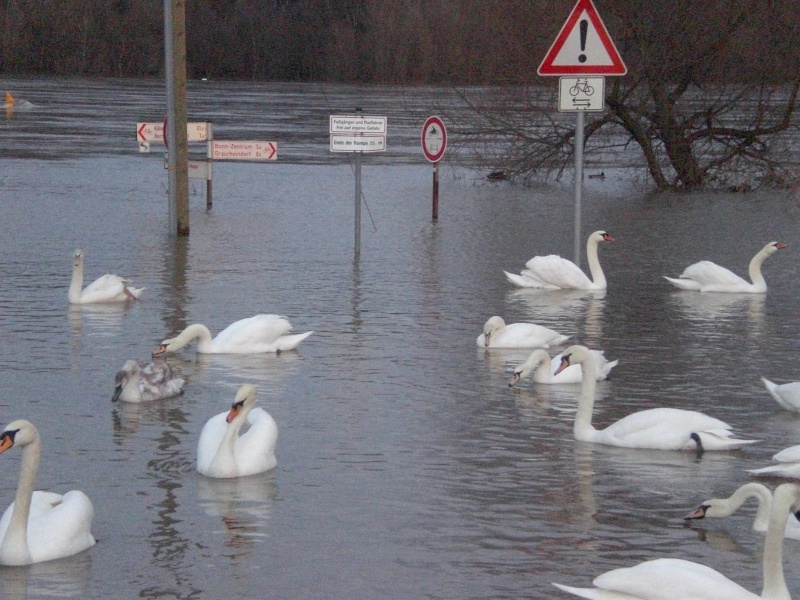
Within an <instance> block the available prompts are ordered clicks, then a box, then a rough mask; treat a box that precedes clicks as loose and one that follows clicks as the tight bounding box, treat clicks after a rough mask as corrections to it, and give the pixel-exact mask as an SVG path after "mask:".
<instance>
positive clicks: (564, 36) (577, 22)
mask: <svg viewBox="0 0 800 600" xmlns="http://www.w3.org/2000/svg"><path fill="white" fill-rule="evenodd" d="M627 72H628V68H627V67H626V66H625V63H624V62H622V57H621V56H620V55H619V52H617V48H616V47H615V46H614V42H612V41H611V36H609V35H608V30H607V29H606V26H605V25H604V24H603V19H601V18H600V14H599V13H598V12H597V9H596V8H595V7H594V4H593V3H592V0H578V2H577V3H576V4H575V8H573V9H572V12H571V13H570V15H569V17H568V18H567V21H566V22H565V23H564V26H563V27H562V28H561V31H560V32H559V33H558V36H556V41H555V42H553V45H552V46H550V50H548V51H547V55H545V57H544V60H543V61H542V64H540V65H539V71H538V73H539V75H625V73H627Z"/></svg>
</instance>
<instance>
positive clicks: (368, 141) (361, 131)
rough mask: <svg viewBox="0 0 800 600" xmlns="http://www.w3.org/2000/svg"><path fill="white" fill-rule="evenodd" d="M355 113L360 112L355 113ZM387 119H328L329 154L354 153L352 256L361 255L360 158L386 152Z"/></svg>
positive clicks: (346, 117) (358, 117)
mask: <svg viewBox="0 0 800 600" xmlns="http://www.w3.org/2000/svg"><path fill="white" fill-rule="evenodd" d="M356 110H357V111H359V110H361V109H356ZM387 121H388V119H387V118H386V117H371V116H367V115H360V114H358V115H331V116H330V135H331V152H354V153H355V155H356V157H355V158H356V161H355V163H356V164H355V169H354V171H355V179H356V210H355V213H356V214H355V254H356V256H358V255H359V254H361V155H362V154H363V153H364V152H385V151H386V124H387Z"/></svg>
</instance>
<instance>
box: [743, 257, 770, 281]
mask: <svg viewBox="0 0 800 600" xmlns="http://www.w3.org/2000/svg"><path fill="white" fill-rule="evenodd" d="M770 254H771V253H770V252H768V251H767V249H766V248H765V249H763V250H761V252H759V253H758V254H756V255H755V256H754V257H753V258H752V259H751V260H750V267H749V268H748V269H747V272H748V273H749V275H750V281H752V282H753V285H754V286H755V287H757V288H758V289H765V290H766V289H767V282H766V281H765V280H764V276H763V275H762V274H761V265H763V264H764V261H765V260H767V258H769V257H770Z"/></svg>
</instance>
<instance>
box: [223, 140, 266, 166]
mask: <svg viewBox="0 0 800 600" xmlns="http://www.w3.org/2000/svg"><path fill="white" fill-rule="evenodd" d="M211 144H212V148H211V158H213V159H214V160H254V161H262V160H277V158H278V144H277V143H276V142H239V141H222V140H214V141H213V142H211Z"/></svg>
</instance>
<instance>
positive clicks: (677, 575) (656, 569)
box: [593, 558, 761, 600]
mask: <svg viewBox="0 0 800 600" xmlns="http://www.w3.org/2000/svg"><path fill="white" fill-rule="evenodd" d="M593 583H594V585H595V586H596V587H598V588H601V589H604V590H609V591H615V592H620V593H623V594H628V595H629V596H630V597H632V598H642V599H646V600H676V599H677V598H681V599H686V600H688V599H691V600H734V599H735V600H750V599H755V598H761V596H759V595H758V594H754V593H752V592H749V591H748V590H746V589H745V588H743V587H742V586H740V585H739V584H738V583H736V582H734V581H731V580H730V579H728V578H727V577H725V576H724V575H722V574H721V573H719V572H718V571H715V570H714V569H712V568H710V567H707V566H705V565H702V564H700V563H695V562H691V561H688V560H682V559H678V558H658V559H655V560H649V561H645V562H643V563H639V564H638V565H635V566H633V567H626V568H622V569H614V570H613V571H608V572H607V573H603V574H602V575H599V576H598V577H596V578H595V580H594V581H593ZM621 597H622V598H624V596H621Z"/></svg>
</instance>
